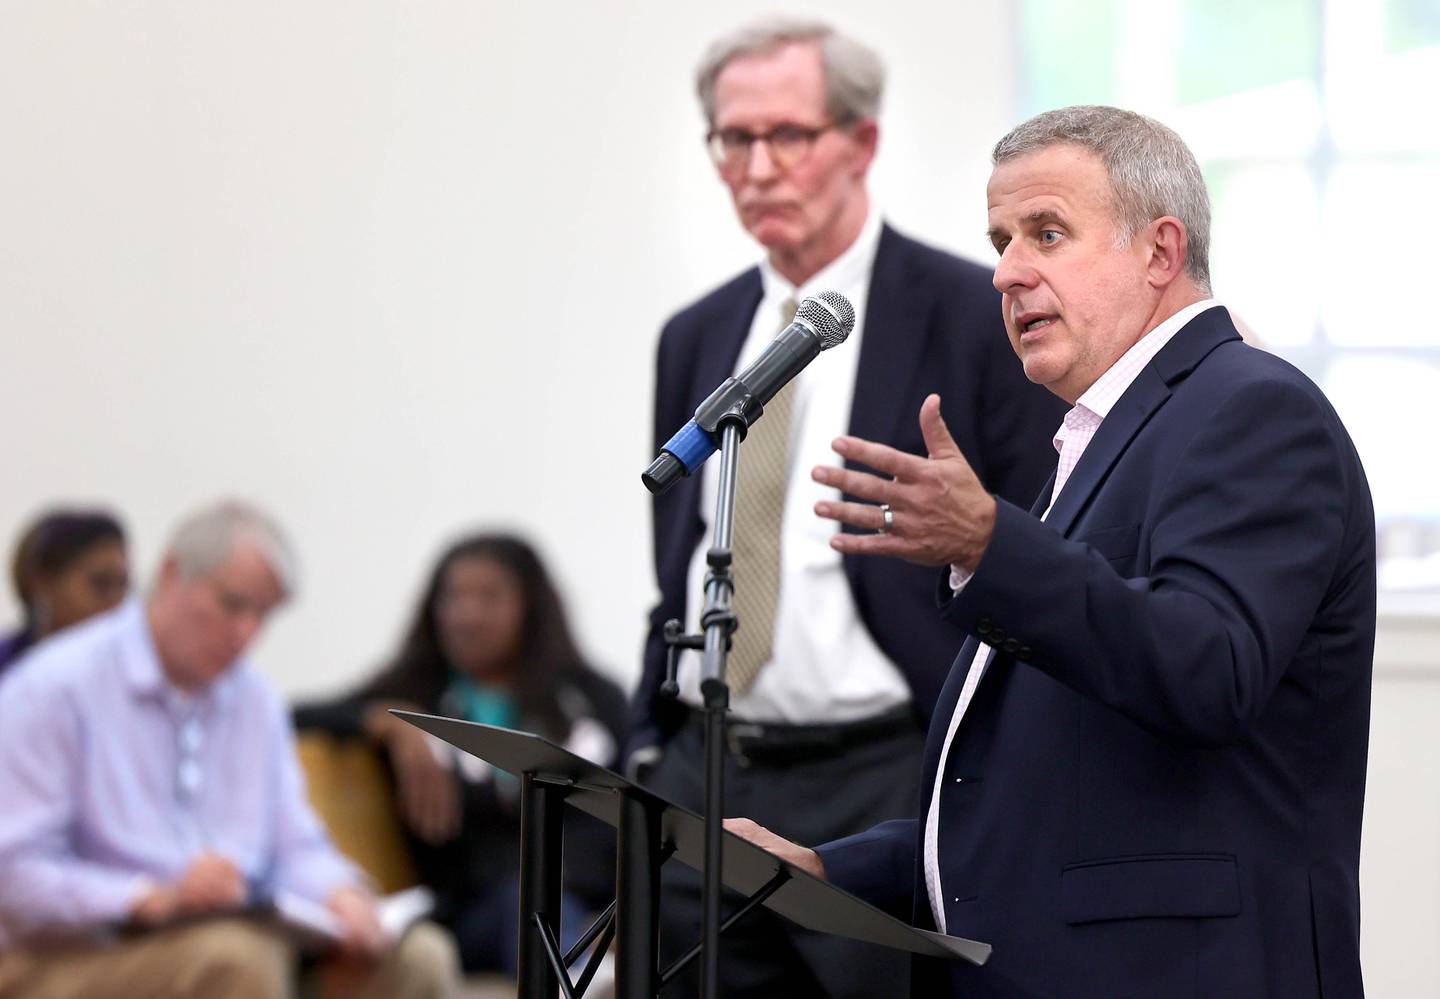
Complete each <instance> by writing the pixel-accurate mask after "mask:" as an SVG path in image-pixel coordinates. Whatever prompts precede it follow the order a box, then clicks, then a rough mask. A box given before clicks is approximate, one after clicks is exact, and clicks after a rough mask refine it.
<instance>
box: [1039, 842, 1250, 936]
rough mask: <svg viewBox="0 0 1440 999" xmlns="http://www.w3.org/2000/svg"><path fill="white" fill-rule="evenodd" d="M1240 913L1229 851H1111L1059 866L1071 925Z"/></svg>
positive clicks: (1062, 911) (1236, 875) (1237, 875)
mask: <svg viewBox="0 0 1440 999" xmlns="http://www.w3.org/2000/svg"><path fill="white" fill-rule="evenodd" d="M1239 914H1240V871H1239V867H1238V865H1237V864H1236V862H1235V858H1234V857H1233V856H1230V855H1229V854H1222V853H1197V854H1157V855H1147V856H1138V857H1115V858H1109V859H1103V860H1089V861H1085V862H1083V863H1077V864H1068V865H1066V866H1065V867H1064V868H1062V869H1061V871H1060V916H1061V918H1062V919H1064V920H1065V922H1067V923H1070V924H1072V925H1073V924H1077V923H1095V922H1100V921H1102V920H1108V919H1155V918H1162V919H1163V918H1171V919H1206V918H1214V917H1219V916H1237V915H1239Z"/></svg>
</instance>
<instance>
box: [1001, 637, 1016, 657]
mask: <svg viewBox="0 0 1440 999" xmlns="http://www.w3.org/2000/svg"><path fill="white" fill-rule="evenodd" d="M1019 651H1020V641H1019V639H1015V638H1007V639H1005V654H1006V655H1010V656H1013V655H1014V654H1015V653H1017V652H1019Z"/></svg>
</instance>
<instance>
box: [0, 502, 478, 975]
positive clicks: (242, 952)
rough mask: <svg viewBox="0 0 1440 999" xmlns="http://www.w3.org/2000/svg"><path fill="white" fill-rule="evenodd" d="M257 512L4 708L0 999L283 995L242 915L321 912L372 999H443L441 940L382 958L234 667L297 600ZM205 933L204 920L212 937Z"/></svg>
mask: <svg viewBox="0 0 1440 999" xmlns="http://www.w3.org/2000/svg"><path fill="white" fill-rule="evenodd" d="M293 574H294V571H293V558H292V556H291V553H290V550H289V548H288V547H287V545H286V543H285V541H284V539H283V537H282V535H281V534H280V533H279V531H278V530H277V529H276V528H275V526H274V525H273V524H272V522H271V521H270V520H269V518H267V517H266V516H265V515H263V514H261V513H260V512H258V511H256V510H254V509H252V508H250V507H247V506H244V505H242V504H238V503H223V504H220V505H217V506H214V507H211V508H208V509H205V510H203V511H201V512H199V513H197V514H196V515H194V516H193V517H191V518H190V519H188V520H187V521H185V522H184V523H183V524H182V525H181V526H180V528H179V530H178V531H177V532H176V534H175V536H174V538H173V539H172V540H171V543H170V545H169V547H168V549H167V551H166V555H165V558H164V562H163V565H162V567H161V569H160V574H159V578H158V580H157V581H156V583H155V585H154V587H153V589H152V591H151V593H150V595H149V598H148V599H147V600H146V601H145V602H144V603H143V604H141V603H139V602H131V603H128V604H125V605H123V606H122V607H120V608H119V609H118V610H115V611H113V612H111V613H108V614H105V615H103V616H101V617H98V618H95V619H93V620H92V621H90V622H87V623H86V624H83V625H80V626H77V627H76V628H74V629H71V630H70V631H68V632H67V633H65V634H64V635H61V636H58V637H56V638H55V639H53V640H52V641H50V642H47V643H45V644H43V645H41V646H40V647H38V648H36V649H35V650H34V651H32V652H31V653H30V654H29V655H28V656H27V657H26V658H25V659H24V660H22V661H21V662H20V663H19V664H18V665H17V666H16V668H15V670H14V671H13V673H12V675H11V676H10V678H9V680H8V682H7V684H6V690H5V696H4V697H3V698H0V999H9V997H11V996H22V995H23V996H27V997H34V996H47V995H53V996H72V995H84V996H107V995H114V996H131V995H142V994H143V995H155V996H162V995H163V996H175V997H192V996H193V997H197V999H198V997H200V996H204V997H206V999H210V997H228V996H235V997H246V999H251V997H254V999H270V997H276V999H280V997H286V996H289V995H290V994H291V992H292V989H293V980H294V974H293V963H294V954H293V950H292V948H291V947H290V945H289V944H288V943H287V940H286V938H285V936H284V935H282V934H280V933H278V932H276V930H275V929H274V928H273V926H272V925H271V924H269V923H267V922H265V921H261V920H255V919H250V918H247V917H245V916H242V915H240V913H241V912H242V911H243V910H245V909H246V908H247V907H252V906H255V905H257V904H259V903H263V902H265V901H267V900H270V899H274V898H278V897H292V898H298V899H301V900H305V901H308V902H311V903H315V904H317V905H321V906H324V907H325V908H326V909H328V910H329V912H330V913H331V914H333V916H334V917H335V920H336V922H337V923H338V926H339V927H340V935H341V938H342V939H341V942H340V944H339V950H340V952H341V954H342V956H343V957H344V959H345V964H346V966H347V969H348V971H349V977H350V978H352V979H354V980H355V981H356V982H357V989H356V994H358V995H362V996H372V995H373V996H377V997H378V996H415V997H422V996H424V997H429V996H441V995H446V994H448V992H449V990H450V988H451V986H452V984H453V980H454V976H455V970H454V969H455V956H454V950H453V946H452V945H451V944H450V941H449V940H448V938H446V937H445V936H444V935H443V934H442V933H441V931H439V930H438V929H437V928H435V927H433V926H430V925H428V924H427V925H422V926H419V927H416V928H414V929H413V930H412V931H411V932H410V933H408V934H407V935H405V936H404V937H403V938H402V940H401V941H400V943H399V944H398V945H392V942H391V941H389V940H387V939H386V935H385V933H384V932H383V931H382V929H381V925H380V922H379V919H378V917H377V913H376V907H375V902H374V899H373V897H372V896H371V894H370V892H369V891H368V889H367V888H366V887H365V886H364V878H363V875H362V874H361V873H360V872H359V870H358V869H357V868H355V867H354V866H353V865H352V864H351V863H350V862H349V861H347V860H346V859H345V858H344V857H342V856H341V855H340V854H339V853H338V852H337V851H336V849H335V847H334V846H333V845H332V843H331V842H330V840H329V838H328V837H327V835H326V833H325V831H324V829H323V828H322V826H321V825H320V823H319V821H318V820H317V818H316V816H315V814H314V812H313V811H312V810H311V808H310V806H309V804H308V803H307V801H306V798H305V794H304V787H303V782H302V778H301V775H300V770H299V765H298V762H297V760H296V756H295V749H294V740H293V735H292V733H291V729H290V723H289V716H288V713H287V711H286V709H285V707H284V705H283V704H282V703H281V701H280V699H279V698H278V697H277V696H276V694H275V693H274V692H273V691H272V690H271V688H270V687H269V685H268V684H267V683H266V682H265V680H264V679H263V678H262V677H261V675H260V673H259V672H258V671H257V670H256V669H255V667H254V666H253V665H251V663H250V662H249V661H248V660H246V659H245V658H244V651H245V649H246V647H247V646H248V645H249V644H250V642H251V640H252V639H253V638H254V637H255V636H256V634H257V633H258V632H259V630H260V627H261V625H262V624H263V623H264V621H265V619H266V618H267V617H268V615H269V614H270V612H271V611H273V610H274V609H275V608H277V607H278V606H279V605H280V604H281V603H283V602H284V600H285V599H286V597H287V596H288V595H289V593H290V591H291V590H292V587H293ZM200 917H205V918H200Z"/></svg>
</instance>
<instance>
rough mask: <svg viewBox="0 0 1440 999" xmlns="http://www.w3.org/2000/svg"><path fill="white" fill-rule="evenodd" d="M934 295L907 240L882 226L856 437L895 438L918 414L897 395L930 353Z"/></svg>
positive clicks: (859, 377) (858, 375) (858, 387)
mask: <svg viewBox="0 0 1440 999" xmlns="http://www.w3.org/2000/svg"><path fill="white" fill-rule="evenodd" d="M933 300H934V295H933V293H932V292H929V291H927V289H926V287H925V285H924V284H923V283H920V282H916V281H915V280H914V279H913V278H912V276H911V273H910V254H909V252H908V251H907V248H906V246H905V242H904V240H903V239H902V238H901V236H900V235H899V234H898V233H896V232H895V230H894V229H891V228H890V227H889V226H888V225H887V226H882V227H881V229H880V244H879V246H877V247H876V249H875V264H874V267H873V268H872V269H871V273H870V292H869V297H868V299H867V302H866V306H865V332H864V341H863V342H862V343H861V344H860V360H859V362H858V367H857V368H856V369H855V395H854V398H853V399H852V401H851V403H850V434H851V436H853V437H863V438H864V439H865V440H870V441H890V440H894V439H895V437H896V430H897V428H898V427H899V426H900V425H901V424H902V422H903V421H906V420H914V419H915V418H916V416H917V415H918V414H917V413H907V412H904V411H903V407H901V406H897V405H895V400H896V399H897V398H905V397H906V394H907V393H906V389H907V388H909V386H911V385H913V384H914V382H915V377H916V374H917V372H918V369H919V366H920V364H921V362H922V359H923V358H924V356H925V338H926V334H927V333H928V324H927V322H926V319H927V315H928V313H929V311H930V308H931V303H932V302H933ZM841 349H842V350H843V349H844V348H843V347H842V348H841ZM846 464H847V465H848V464H849V462H846Z"/></svg>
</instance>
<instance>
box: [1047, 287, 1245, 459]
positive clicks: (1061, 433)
mask: <svg viewBox="0 0 1440 999" xmlns="http://www.w3.org/2000/svg"><path fill="white" fill-rule="evenodd" d="M1219 304H1220V303H1219V302H1217V301H1216V300H1215V299H1213V298H1206V299H1203V300H1201V301H1199V302H1196V303H1194V304H1193V305H1187V306H1185V308H1183V309H1181V310H1180V311H1179V312H1177V313H1175V314H1174V315H1173V316H1171V317H1170V318H1168V319H1166V320H1165V321H1164V322H1162V323H1160V324H1159V325H1158V326H1156V327H1155V328H1154V329H1153V330H1151V331H1150V332H1149V333H1146V334H1145V335H1144V336H1142V337H1141V338H1140V339H1139V340H1137V341H1135V343H1134V344H1132V345H1131V347H1130V349H1129V350H1127V351H1125V353H1123V354H1121V355H1120V357H1119V358H1118V359H1117V360H1116V361H1115V363H1114V364H1112V365H1110V367H1108V368H1106V369H1105V372H1104V373H1103V374H1102V375H1101V376H1100V377H1099V378H1097V379H1095V384H1093V385H1091V386H1090V387H1089V388H1088V389H1086V390H1085V391H1084V393H1082V394H1081V396H1080V398H1079V399H1077V400H1075V405H1074V406H1072V407H1071V409H1070V411H1069V412H1068V413H1066V414H1065V418H1064V420H1063V421H1061V424H1060V429H1058V430H1056V431H1055V449H1056V450H1057V451H1058V450H1059V449H1060V447H1061V445H1063V444H1064V442H1065V436H1066V434H1068V433H1069V432H1070V431H1073V430H1077V429H1079V428H1081V427H1090V428H1094V427H1098V426H1099V425H1100V424H1101V422H1102V421H1104V419H1105V417H1107V416H1109V415H1110V410H1112V409H1114V408H1115V404H1116V403H1117V402H1119V401H1120V397H1121V396H1122V395H1124V394H1125V390H1126V389H1128V388H1129V387H1130V386H1131V385H1132V384H1133V383H1134V381H1135V379H1136V378H1139V377H1140V372H1141V371H1143V370H1145V366H1146V365H1147V364H1149V363H1150V361H1151V360H1152V359H1153V358H1154V357H1155V355H1156V354H1158V353H1160V351H1161V349H1162V348H1164V346H1165V345H1166V344H1167V343H1169V342H1170V340H1171V339H1172V338H1173V337H1174V336H1175V334H1176V333H1179V332H1180V331H1181V330H1182V329H1184V328H1185V326H1186V324H1188V323H1189V322H1190V320H1192V319H1194V318H1195V317H1196V316H1198V315H1200V313H1202V312H1204V311H1205V310H1206V309H1212V308H1214V307H1215V306H1217V305H1219Z"/></svg>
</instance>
